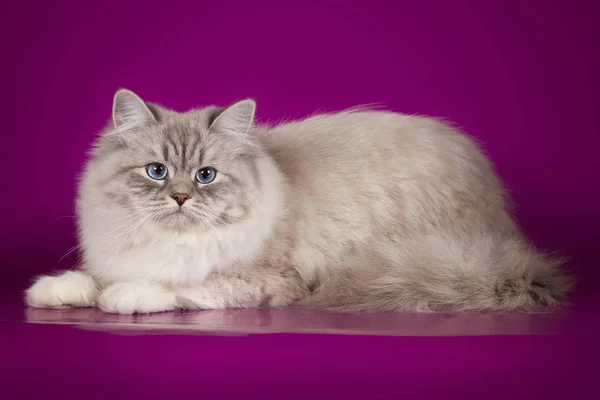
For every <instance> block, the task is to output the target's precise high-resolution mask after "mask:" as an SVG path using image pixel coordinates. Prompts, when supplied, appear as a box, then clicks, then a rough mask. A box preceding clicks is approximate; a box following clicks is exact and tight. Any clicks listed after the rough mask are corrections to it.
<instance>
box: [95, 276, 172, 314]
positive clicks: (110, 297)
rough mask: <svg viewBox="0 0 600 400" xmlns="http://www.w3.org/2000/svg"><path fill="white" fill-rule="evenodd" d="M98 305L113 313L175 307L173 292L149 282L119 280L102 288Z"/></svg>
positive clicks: (144, 312) (157, 310) (150, 311)
mask: <svg viewBox="0 0 600 400" xmlns="http://www.w3.org/2000/svg"><path fill="white" fill-rule="evenodd" d="M98 306H99V307H100V308H101V309H102V310H103V311H106V312H109V313H113V314H134V313H140V314H146V313H152V312H161V311H170V310H174V309H175V308H176V307H177V301H176V298H175V294H174V293H173V292H171V291H169V290H167V289H165V288H164V287H162V286H160V285H158V284H154V283H149V282H121V283H115V284H113V285H110V286H109V287H107V288H106V289H104V290H103V291H102V292H101V293H100V296H99V298H98Z"/></svg>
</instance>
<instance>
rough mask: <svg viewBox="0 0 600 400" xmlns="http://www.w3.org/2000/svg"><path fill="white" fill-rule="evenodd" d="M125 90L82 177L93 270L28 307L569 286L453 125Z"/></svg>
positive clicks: (317, 300) (515, 301) (300, 302)
mask: <svg viewBox="0 0 600 400" xmlns="http://www.w3.org/2000/svg"><path fill="white" fill-rule="evenodd" d="M119 93H120V94H119ZM119 93H118V94H117V96H116V97H115V110H114V113H113V118H114V126H112V127H109V128H108V129H107V131H106V132H105V133H104V134H103V135H102V136H101V138H100V140H99V143H98V144H97V146H96V148H95V150H94V152H93V154H92V158H91V161H90V162H89V163H88V166H87V168H86V171H85V173H84V176H83V179H82V182H81V185H80V198H79V201H78V211H79V215H80V220H79V222H80V237H81V243H82V248H83V267H82V271H81V272H68V273H66V274H63V275H60V276H56V277H42V278H40V279H39V280H38V281H37V283H36V284H35V285H34V286H33V287H32V288H30V289H29V290H28V292H27V299H28V303H29V304H30V305H33V306H39V307H59V306H89V305H93V304H98V305H99V306H100V307H101V308H103V309H104V310H106V311H110V312H118V313H132V312H155V311H166V310H172V309H175V308H226V307H256V306H271V307H283V306H303V307H317V308H328V309H343V310H414V311H430V310H433V311H435V310H509V309H532V308H535V307H536V306H539V305H556V304H558V303H559V300H561V299H562V298H563V296H564V294H565V292H566V290H567V288H568V279H567V278H566V277H565V276H564V275H562V273H561V271H560V270H559V263H558V262H557V261H556V260H554V259H551V258H548V257H545V256H544V255H542V254H540V253H538V252H536V250H535V249H533V248H532V247H530V246H529V245H528V244H527V242H526V239H525V238H524V237H523V235H522V234H521V232H520V230H519V228H518V227H517V226H516V224H515V222H514V221H513V219H512V218H511V216H510V213H509V209H508V207H507V203H506V200H505V193H504V189H503V187H502V184H501V183H500V181H499V180H498V179H497V177H496V174H495V172H494V171H493V168H492V167H491V165H490V163H489V162H488V160H487V159H486V157H485V156H484V155H483V154H482V153H481V152H480V150H479V149H478V147H477V146H476V145H475V144H474V143H473V142H472V140H471V139H469V138H468V137H466V136H465V135H463V134H461V133H459V132H458V131H456V130H454V129H452V128H451V127H449V126H447V125H446V124H443V123H441V122H438V121H435V120H433V119H429V118H424V117H413V116H405V115H401V114H396V113H391V112H384V111H349V112H342V113H337V114H330V115H318V116H314V117H310V118H308V119H306V120H303V121H297V122H291V123H286V124H282V125H279V126H277V127H274V128H268V127H260V126H252V122H253V115H254V104H253V102H250V101H244V102H240V103H236V104H235V105H233V106H231V107H230V108H228V109H226V110H222V109H218V108H215V107H209V108H206V109H204V110H199V111H192V112H189V113H187V114H178V113H175V112H172V111H167V110H164V109H161V108H158V107H156V106H152V105H148V106H147V105H145V104H144V103H143V102H141V100H139V98H137V96H135V95H133V94H132V93H130V92H126V91H121V92H119ZM119 96H121V97H120V98H119ZM147 107H149V108H147ZM151 163H161V165H163V166H164V167H165V168H168V171H169V172H168V174H169V175H167V176H166V177H165V178H160V179H153V178H152V177H151V176H149V174H150V172H148V171H147V169H146V171H145V172H144V166H146V165H150V164H151ZM207 166H210V167H214V169H216V177H213V178H212V179H214V180H213V181H210V182H207V183H206V184H203V183H200V181H199V180H196V181H194V173H195V171H198V170H199V169H201V168H203V167H207ZM207 171H208V170H203V173H204V174H205V175H207V176H208V175H209V172H210V171H208V172H207ZM144 174H146V175H144ZM202 179H203V178H202V177H201V178H200V180H202ZM178 193H185V196H187V197H189V199H187V197H186V199H187V200H184V202H183V203H181V204H180V202H179V201H178V200H177V199H175V200H176V201H173V200H172V199H171V198H170V197H171V196H178ZM174 198H175V197H174ZM186 203H187V204H186Z"/></svg>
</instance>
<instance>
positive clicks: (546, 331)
mask: <svg viewBox="0 0 600 400" xmlns="http://www.w3.org/2000/svg"><path fill="white" fill-rule="evenodd" d="M566 317H567V315H566V313H564V312H551V313H511V314H490V313H462V314H415V313H331V312H322V311H313V310H284V309H247V310H208V311H193V312H190V311H187V312H168V313H158V314H150V315H114V314H107V313H104V312H102V311H101V310H99V309H95V308H79V309H63V310H48V309H33V308H29V309H26V310H25V320H26V322H29V323H35V324H68V325H75V326H77V327H79V328H82V329H86V330H101V331H110V332H114V333H119V334H138V335H139V334H156V333H178V334H181V333H187V334H216V335H247V334H266V333H319V334H338V335H339V334H348V335H385V336H464V335H478V336H486V335H555V334H560V333H561V332H562V331H563V329H564V327H565V321H566Z"/></svg>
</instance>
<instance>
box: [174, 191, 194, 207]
mask: <svg viewBox="0 0 600 400" xmlns="http://www.w3.org/2000/svg"><path fill="white" fill-rule="evenodd" d="M171 197H172V198H173V200H175V201H176V202H177V204H179V205H180V206H182V205H183V203H185V201H186V200H187V199H189V198H190V195H189V194H186V193H175V194H174V195H173V196H171Z"/></svg>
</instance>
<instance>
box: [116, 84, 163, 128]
mask: <svg viewBox="0 0 600 400" xmlns="http://www.w3.org/2000/svg"><path fill="white" fill-rule="evenodd" d="M112 118H113V122H114V124H115V128H117V129H128V128H137V127H141V126H146V125H149V124H151V123H152V122H155V121H156V119H155V118H154V114H152V111H150V109H149V108H148V106H147V105H146V103H144V100H142V99H141V98H140V97H139V96H138V95H137V94H135V93H133V92H132V91H130V90H127V89H119V90H118V91H117V93H115V97H114V98H113V109H112Z"/></svg>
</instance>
